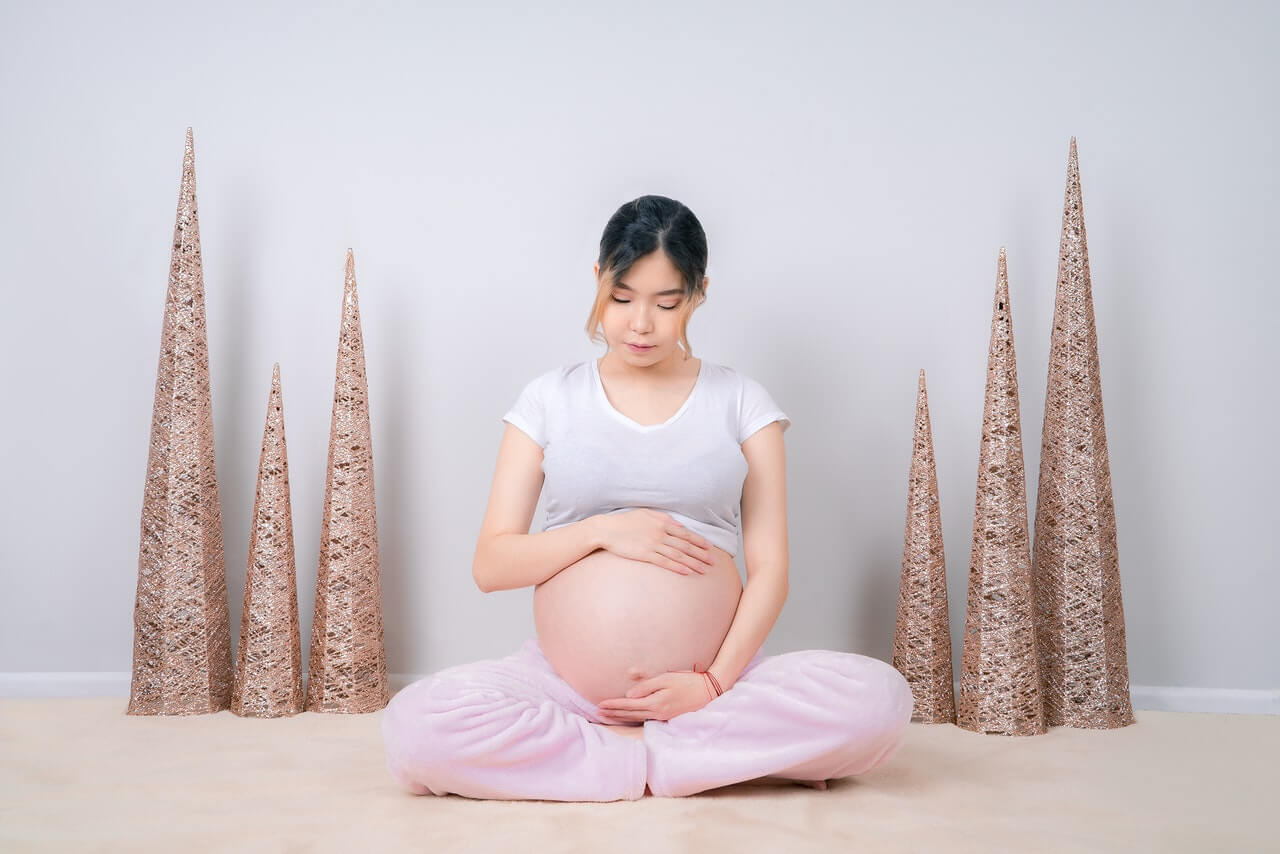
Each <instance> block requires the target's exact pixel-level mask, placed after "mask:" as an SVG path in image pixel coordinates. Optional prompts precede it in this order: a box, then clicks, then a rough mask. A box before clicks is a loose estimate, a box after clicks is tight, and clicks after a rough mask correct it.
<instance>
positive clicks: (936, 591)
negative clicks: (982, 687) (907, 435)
mask: <svg viewBox="0 0 1280 854" xmlns="http://www.w3.org/2000/svg"><path fill="white" fill-rule="evenodd" d="M950 626H951V622H950V619H949V618H948V610H947V565H946V556H945V554H944V553H943V550H942V516H941V511H940V508H939V504H938V476H937V469H936V467H935V465H934V459H933V432H932V430H931V428H930V425H929V396H928V393H927V391H926V390H925V383H924V370H923V369H921V371H920V376H919V378H918V380H917V383H916V429H915V438H914V439H913V440H912V443H911V471H910V473H909V474H908V476H907V529H906V533H905V534H904V535H903V543H902V574H901V578H900V580H899V582H898V615H897V618H896V620H895V622H894V627H893V666H894V667H895V668H897V670H898V671H899V672H900V673H901V674H902V675H903V676H905V677H906V679H907V684H908V685H910V686H911V693H912V695H913V696H914V697H915V707H914V711H913V713H912V718H913V719H914V720H919V721H922V722H923V723H928V724H938V723H954V722H955V719H956V705H955V691H954V688H953V687H952V680H951V628H950Z"/></svg>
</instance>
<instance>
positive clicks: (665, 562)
mask: <svg viewBox="0 0 1280 854" xmlns="http://www.w3.org/2000/svg"><path fill="white" fill-rule="evenodd" d="M654 548H655V549H656V550H657V555H658V557H657V559H655V560H654V561H653V563H656V564H658V566H660V567H662V568H663V569H669V570H671V571H672V572H678V573H680V574H681V575H690V574H692V573H693V572H694V571H695V570H693V569H690V568H689V567H688V566H686V565H685V564H684V563H683V562H681V561H679V560H678V559H677V557H678V554H679V552H678V550H677V549H674V548H672V547H671V546H667V545H662V544H661V543H659V544H658V545H657V546H654Z"/></svg>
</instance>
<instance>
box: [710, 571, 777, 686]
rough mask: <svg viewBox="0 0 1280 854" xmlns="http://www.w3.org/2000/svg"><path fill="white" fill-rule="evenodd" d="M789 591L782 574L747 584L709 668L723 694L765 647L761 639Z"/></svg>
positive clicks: (775, 618)
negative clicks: (731, 621)
mask: <svg viewBox="0 0 1280 854" xmlns="http://www.w3.org/2000/svg"><path fill="white" fill-rule="evenodd" d="M788 588H789V584H788V581H787V578H786V575H785V574H771V575H765V574H760V575H757V576H755V577H753V578H750V579H748V580H747V586H746V587H745V588H743V591H742V596H741V598H739V599H738V611H737V613H736V614H734V615H733V623H732V624H731V625H730V626H729V633H728V634H727V635H725V638H724V642H723V643H721V644H720V652H718V653H717V654H716V658H715V661H713V662H711V666H710V667H709V668H708V669H709V670H710V671H711V675H713V676H715V677H716V680H717V681H718V682H719V683H720V687H721V688H722V689H724V690H725V691H728V690H729V687H730V686H731V685H733V683H735V682H737V681H738V677H739V676H740V675H741V674H742V671H743V669H744V668H746V666H747V664H748V663H749V662H750V661H751V658H752V656H754V655H755V654H756V653H757V652H759V651H760V647H762V646H764V639H765V638H766V637H768V636H769V632H770V631H772V630H773V624H774V623H776V622H777V621H778V615H779V614H781V613H782V605H783V603H785V602H786V601H787V591H788Z"/></svg>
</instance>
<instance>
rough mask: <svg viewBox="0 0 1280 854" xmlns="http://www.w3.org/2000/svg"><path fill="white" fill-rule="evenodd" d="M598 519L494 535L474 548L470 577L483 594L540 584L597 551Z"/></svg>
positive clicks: (598, 544)
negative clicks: (532, 532)
mask: <svg viewBox="0 0 1280 854" xmlns="http://www.w3.org/2000/svg"><path fill="white" fill-rule="evenodd" d="M599 518H600V517H599V516H589V517H587V518H585V519H579V520H578V521H577V522H571V523H569V524H568V525H564V526H563V527H560V528H556V529H555V530H554V531H540V532H538V533H536V534H496V535H494V536H492V537H487V538H485V539H484V540H482V541H481V542H480V543H479V544H478V545H477V546H476V554H475V559H474V561H473V562H472V567H471V575H472V577H474V578H475V581H476V586H478V587H479V588H480V589H481V590H482V591H484V592H485V593H492V592H494V591H497V590H515V589H517V588H520V587H531V586H534V585H538V584H541V583H542V582H544V581H546V580H547V579H548V578H550V577H551V576H553V575H555V574H556V573H557V572H559V571H560V570H562V569H564V568H565V567H566V566H568V565H569V564H571V563H573V562H574V561H576V560H578V559H579V558H582V557H585V556H586V555H589V554H591V553H592V552H593V551H595V550H596V549H598V548H600V547H601V546H600V539H599V536H600V535H599V525H598V520H599Z"/></svg>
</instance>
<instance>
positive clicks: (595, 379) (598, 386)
mask: <svg viewBox="0 0 1280 854" xmlns="http://www.w3.org/2000/svg"><path fill="white" fill-rule="evenodd" d="M590 361H591V378H592V384H593V385H594V386H595V394H596V396H597V397H598V398H599V400H600V402H601V403H602V404H604V408H605V409H606V410H608V412H609V413H610V414H611V415H612V416H613V417H614V418H615V419H617V420H618V421H620V422H621V423H623V424H625V425H627V426H628V427H630V428H631V429H633V430H639V431H641V432H644V433H647V432H649V431H651V430H658V429H661V428H663V427H666V426H667V425H669V424H671V423H673V422H674V421H675V420H676V419H677V418H679V417H680V416H681V415H683V414H684V413H685V410H687V409H688V408H689V406H690V405H691V404H692V403H693V399H694V398H695V397H696V396H697V394H698V389H699V388H700V387H701V386H702V378H703V376H704V375H705V374H706V373H707V360H706V359H703V360H702V361H701V362H700V363H699V365H698V376H697V378H696V379H694V381H693V388H692V389H690V390H689V394H688V396H686V397H685V399H684V403H682V404H680V408H679V409H677V410H676V411H675V414H674V415H672V416H671V417H670V418H668V419H667V420H666V421H663V422H662V423H661V424H641V423H640V422H638V421H633V420H632V419H631V418H628V417H627V416H626V415H623V414H622V413H621V412H619V411H618V410H617V408H616V407H614V405H613V404H612V403H610V402H609V395H607V394H605V392H604V381H603V380H602V379H600V363H599V362H598V361H597V360H596V358H595V357H594V356H593V357H592V358H591V360H590Z"/></svg>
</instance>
